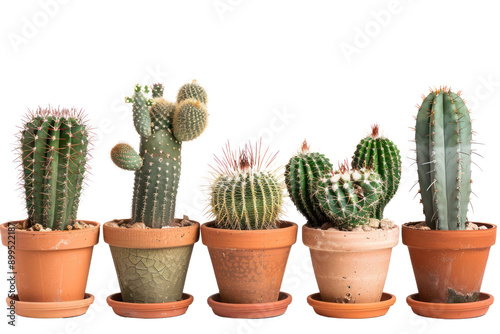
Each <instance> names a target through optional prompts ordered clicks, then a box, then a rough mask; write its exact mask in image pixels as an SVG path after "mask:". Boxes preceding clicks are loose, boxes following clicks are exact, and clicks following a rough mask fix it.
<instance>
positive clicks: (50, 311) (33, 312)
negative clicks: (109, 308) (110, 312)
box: [7, 293, 94, 318]
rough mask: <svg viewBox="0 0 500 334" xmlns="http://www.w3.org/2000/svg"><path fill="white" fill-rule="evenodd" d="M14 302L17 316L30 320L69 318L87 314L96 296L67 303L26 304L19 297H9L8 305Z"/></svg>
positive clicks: (88, 295) (89, 295)
mask: <svg viewBox="0 0 500 334" xmlns="http://www.w3.org/2000/svg"><path fill="white" fill-rule="evenodd" d="M12 300H13V301H14V307H15V312H16V314H17V315H20V316H23V317H28V318H69V317H76V316H78V315H82V314H85V312H87V309H88V308H89V306H90V304H92V303H93V302H94V296H93V295H91V294H89V293H86V294H85V297H84V298H83V299H81V300H72V301H67V302H25V301H20V300H19V297H18V295H14V296H13V297H7V305H8V306H10V305H11V301H12Z"/></svg>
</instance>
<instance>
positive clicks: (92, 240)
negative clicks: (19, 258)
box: [0, 219, 100, 251]
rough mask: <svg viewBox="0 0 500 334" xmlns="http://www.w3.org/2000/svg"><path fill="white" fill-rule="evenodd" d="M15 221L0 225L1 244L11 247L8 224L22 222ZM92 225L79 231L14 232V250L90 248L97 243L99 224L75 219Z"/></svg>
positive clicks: (19, 221)
mask: <svg viewBox="0 0 500 334" xmlns="http://www.w3.org/2000/svg"><path fill="white" fill-rule="evenodd" d="M25 220H26V219H23V220H15V221H10V222H7V223H3V224H1V225H0V233H1V235H2V244H3V245H4V246H7V247H10V246H12V239H10V238H9V236H10V235H9V230H8V225H9V224H17V223H21V222H24V221H25ZM75 220H76V221H81V222H84V223H86V224H89V225H92V226H91V227H89V228H85V229H81V230H70V231H68V230H65V231H61V230H55V231H26V230H16V231H15V244H14V245H15V249H17V250H32V251H55V250H67V249H78V248H86V247H92V246H94V245H96V244H97V243H98V242H99V232H100V224H99V223H98V222H95V221H91V220H84V219H75Z"/></svg>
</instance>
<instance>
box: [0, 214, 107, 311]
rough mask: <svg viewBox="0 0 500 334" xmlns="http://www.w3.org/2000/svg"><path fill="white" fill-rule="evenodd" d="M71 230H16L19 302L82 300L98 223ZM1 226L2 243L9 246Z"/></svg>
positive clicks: (95, 242)
mask: <svg viewBox="0 0 500 334" xmlns="http://www.w3.org/2000/svg"><path fill="white" fill-rule="evenodd" d="M82 221H83V222H85V223H87V224H89V225H92V227H90V228H86V229H82V230H71V231H49V232H32V231H23V230H16V231H15V247H14V249H15V268H14V270H13V271H14V272H16V274H15V279H16V288H17V292H18V297H19V300H20V301H25V302H67V301H76V300H83V299H85V287H86V286H87V278H88V275H89V268H90V259H91V257H92V250H93V247H94V245H95V244H97V242H98V241H99V223H96V222H93V221H86V220H82ZM11 223H12V224H14V226H15V225H17V224H18V223H22V221H15V222H9V223H4V224H2V225H0V231H1V235H2V244H3V245H5V246H7V247H9V249H10V247H12V243H11V242H12V238H11V237H10V236H9V231H8V225H9V224H11Z"/></svg>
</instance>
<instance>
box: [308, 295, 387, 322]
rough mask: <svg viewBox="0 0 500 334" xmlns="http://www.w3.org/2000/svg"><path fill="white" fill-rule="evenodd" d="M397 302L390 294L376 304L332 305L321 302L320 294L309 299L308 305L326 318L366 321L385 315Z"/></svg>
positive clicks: (383, 296) (310, 296)
mask: <svg viewBox="0 0 500 334" xmlns="http://www.w3.org/2000/svg"><path fill="white" fill-rule="evenodd" d="M395 302H396V297H395V296H394V295H391V294H389V293H383V294H382V297H381V298H380V301H378V302H375V303H354V304H353V303H348V304H344V303H331V302H324V301H322V300H321V296H320V294H319V293H314V294H312V295H309V296H308V297H307V303H308V304H309V305H311V306H312V307H313V308H314V311H315V312H316V313H317V314H319V315H322V316H324V317H330V318H345V319H365V318H374V317H380V316H383V315H385V314H386V313H387V312H388V311H389V308H390V307H391V306H392V305H394V303H395Z"/></svg>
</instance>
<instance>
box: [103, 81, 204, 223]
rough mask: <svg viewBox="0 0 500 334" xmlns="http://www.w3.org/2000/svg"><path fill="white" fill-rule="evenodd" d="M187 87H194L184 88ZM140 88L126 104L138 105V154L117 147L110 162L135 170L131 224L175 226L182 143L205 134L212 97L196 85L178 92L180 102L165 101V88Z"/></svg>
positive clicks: (154, 86) (136, 106) (112, 152)
mask: <svg viewBox="0 0 500 334" xmlns="http://www.w3.org/2000/svg"><path fill="white" fill-rule="evenodd" d="M184 87H189V89H185V88H184ZM151 91H152V99H148V98H147V97H146V95H145V94H148V93H149V92H150V91H149V88H148V87H147V86H145V87H144V88H142V87H141V86H139V85H137V86H136V88H135V92H134V94H133V96H132V97H130V98H127V99H126V101H127V102H129V103H132V105H133V118H134V125H135V128H136V130H137V132H138V133H139V135H140V136H141V143H140V149H139V153H137V152H136V151H135V150H134V149H133V148H132V147H131V146H130V145H127V144H118V145H116V146H115V147H114V148H113V149H112V151H111V159H112V160H113V162H114V163H115V164H116V165H117V166H118V167H120V168H122V169H126V170H134V171H135V183H134V194H133V202H132V222H142V223H144V224H146V226H149V227H151V228H161V227H162V226H168V225H169V224H172V223H173V222H174V214H175V200H176V197H177V189H178V185H179V178H180V173H181V146H182V142H183V141H188V140H193V139H195V138H197V137H198V136H200V135H201V134H202V133H203V131H204V130H205V128H206V126H207V121H208V113H207V109H206V102H207V95H206V92H205V90H204V89H203V88H202V87H201V86H200V85H198V84H197V83H196V81H193V83H191V84H187V85H184V86H183V88H181V90H180V91H179V94H178V97H177V102H176V103H171V102H168V101H167V100H165V99H164V98H163V86H162V85H161V84H155V85H153V87H152V89H151Z"/></svg>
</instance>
